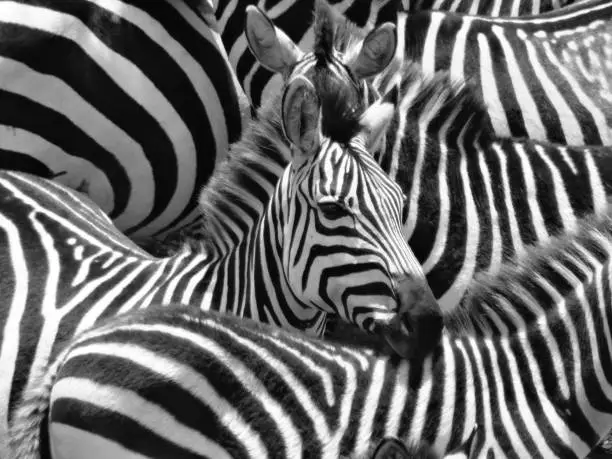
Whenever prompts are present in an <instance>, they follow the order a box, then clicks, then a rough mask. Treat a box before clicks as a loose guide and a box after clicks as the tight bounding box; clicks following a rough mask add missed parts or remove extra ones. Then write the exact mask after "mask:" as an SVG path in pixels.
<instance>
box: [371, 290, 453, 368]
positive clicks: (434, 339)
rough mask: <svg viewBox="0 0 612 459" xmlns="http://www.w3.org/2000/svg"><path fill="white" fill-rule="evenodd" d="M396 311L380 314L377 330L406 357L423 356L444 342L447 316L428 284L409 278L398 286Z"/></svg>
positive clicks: (377, 332) (416, 357)
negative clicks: (444, 314) (445, 317)
mask: <svg viewBox="0 0 612 459" xmlns="http://www.w3.org/2000/svg"><path fill="white" fill-rule="evenodd" d="M396 292H397V297H398V307H397V310H396V311H393V312H387V313H385V314H380V313H379V314H376V315H375V317H374V323H373V331H374V333H376V334H378V335H381V336H382V337H384V339H385V340H386V341H387V343H388V344H389V346H391V348H393V350H394V351H395V352H396V353H397V354H398V355H399V356H400V357H402V358H405V359H409V360H414V359H423V358H425V357H427V355H428V354H430V353H431V352H432V351H433V350H434V349H435V348H436V346H437V345H438V344H439V343H440V339H441V337H442V330H443V329H444V317H443V314H442V309H441V308H440V306H439V304H438V301H437V300H436V298H435V297H434V295H433V293H432V291H431V289H430V288H429V286H428V285H427V283H418V282H417V283H415V281H414V279H411V278H406V279H404V280H402V281H401V282H399V283H398V284H397V287H396Z"/></svg>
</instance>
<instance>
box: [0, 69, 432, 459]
mask: <svg viewBox="0 0 612 459" xmlns="http://www.w3.org/2000/svg"><path fill="white" fill-rule="evenodd" d="M328 90H329V95H325V93H321V94H322V95H323V96H324V98H323V102H320V101H319V99H318V97H317V96H316V93H315V88H314V87H313V86H312V84H311V83H310V82H309V81H308V80H306V79H305V78H298V79H295V80H294V82H292V83H291V84H289V85H288V86H287V87H286V88H285V91H284V93H283V94H281V95H279V97H277V100H276V101H273V102H271V103H270V104H269V106H266V107H265V108H264V109H262V110H260V112H259V116H258V121H257V122H254V123H252V124H250V125H249V127H248V129H247V131H246V133H245V135H244V137H243V138H242V139H241V141H240V142H239V143H237V144H235V145H234V146H233V147H232V149H231V151H230V158H229V160H228V161H227V162H225V163H224V165H223V167H222V168H220V169H218V170H217V172H216V173H215V174H214V176H213V178H212V179H211V182H210V183H209V185H207V187H206V188H204V190H203V192H202V197H201V207H202V212H203V215H204V218H203V221H204V223H205V225H204V226H203V228H202V233H201V238H200V239H198V240H193V241H187V242H186V245H185V247H183V248H182V249H181V250H180V251H179V252H177V254H176V255H174V256H171V257H167V258H162V259H159V258H156V257H153V256H150V255H148V254H147V253H146V252H144V251H143V250H141V249H140V248H139V247H138V246H136V245H135V244H134V243H132V242H131V241H130V240H129V239H127V237H126V236H124V235H123V234H122V233H121V232H119V231H118V230H117V229H116V228H115V227H114V226H113V225H112V222H111V220H110V219H109V218H108V217H107V216H106V214H105V213H104V212H103V211H102V210H101V209H100V208H99V207H97V206H95V205H94V204H93V203H92V202H91V201H90V200H86V199H84V198H83V197H81V195H80V194H79V193H78V192H76V191H72V190H70V189H68V188H66V187H63V186H61V185H59V184H56V183H54V182H50V181H48V180H45V179H42V178H40V177H36V176H31V175H28V174H23V173H17V172H6V171H4V172H0V203H1V205H0V250H1V251H0V260H2V263H1V264H0V265H1V266H2V275H1V276H0V297H2V298H5V299H6V300H5V303H6V304H5V306H4V307H3V308H0V309H1V310H2V312H1V313H0V323H1V324H2V327H1V328H0V329H1V330H2V332H0V346H1V347H0V368H2V378H0V457H12V456H11V455H10V454H9V453H8V452H7V445H6V442H7V441H8V429H9V426H10V425H11V422H12V419H13V413H14V410H15V409H16V407H18V406H19V405H20V401H21V400H22V398H23V396H24V394H27V393H28V391H29V390H31V388H32V387H35V386H36V385H37V384H38V381H39V378H40V377H41V374H42V371H43V368H45V366H46V364H47V362H48V361H49V359H50V358H52V357H53V356H54V355H56V353H57V350H58V348H59V347H58V346H60V344H59V343H60V342H61V341H62V340H65V339H68V338H70V337H71V336H74V335H75V334H76V333H79V332H80V331H82V330H85V329H87V328H89V327H90V326H92V325H94V324H95V323H97V322H98V321H99V320H100V319H104V318H107V317H110V316H114V315H119V314H123V313H125V312H128V311H129V310H131V309H134V308H142V307H146V306H147V305H148V304H152V303H155V302H160V303H163V304H170V303H181V304H189V305H191V306H192V307H198V308H200V309H210V308H216V309H219V310H220V311H221V312H223V313H231V314H235V315H237V316H240V317H248V318H251V319H254V320H259V321H265V322H268V323H272V324H274V325H277V326H280V327H284V328H289V329H297V330H303V331H305V332H307V333H309V334H314V335H322V333H323V329H324V327H325V320H326V317H327V315H328V314H332V313H334V314H339V315H340V316H341V317H342V318H343V320H349V321H351V322H352V323H354V324H356V325H357V326H359V327H360V328H363V329H364V330H368V331H370V332H371V333H374V334H377V335H379V336H381V337H384V338H385V339H386V341H387V342H388V344H389V345H390V346H391V348H392V349H393V350H394V351H395V352H398V353H400V354H401V355H403V356H406V357H409V358H418V357H419V356H421V355H424V354H426V353H427V352H428V349H430V348H432V347H433V346H434V345H435V344H436V341H437V339H438V338H439V337H440V334H441V330H442V316H441V311H440V310H439V308H438V305H437V302H436V300H435V299H434V298H433V295H432V293H431V290H430V288H429V286H428V285H427V282H426V280H425V278H424V274H423V272H422V270H421V267H420V265H419V264H418V263H417V261H416V259H415V258H414V255H413V254H412V252H411V251H410V249H409V247H408V245H407V243H406V239H405V235H404V234H403V232H402V228H403V224H402V222H403V220H402V218H403V217H404V216H405V214H404V207H403V206H404V203H405V196H404V194H403V193H402V191H401V190H400V188H399V185H397V184H396V183H395V182H394V181H393V180H391V179H390V178H389V177H388V176H387V175H386V174H385V173H384V172H383V171H382V170H381V169H380V166H379V165H378V164H377V163H376V162H375V161H374V159H373V158H372V157H371V156H370V154H369V153H368V149H370V148H371V147H372V143H373V142H374V143H375V142H377V139H378V138H380V134H381V132H382V131H383V129H384V127H385V126H384V125H385V123H387V122H389V121H390V119H391V117H392V115H393V105H392V104H390V103H388V102H386V101H380V102H379V103H376V104H373V105H372V106H370V107H368V109H367V110H364V111H362V112H354V111H352V112H350V113H347V112H346V111H345V110H344V105H343V104H340V103H334V102H333V98H334V97H337V98H341V97H342V94H343V92H346V91H344V90H343V87H342V86H339V87H330V88H329V89H328ZM396 95H397V94H396ZM328 124H333V125H334V126H335V131H334V132H335V133H336V135H337V136H338V137H329V136H321V135H320V133H319V127H320V126H323V127H325V126H327V125H328ZM287 138H288V139H291V142H288V141H287V140H286V139H287ZM286 158H290V161H289V162H288V161H287V159H286Z"/></svg>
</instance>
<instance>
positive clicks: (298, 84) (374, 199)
mask: <svg viewBox="0 0 612 459" xmlns="http://www.w3.org/2000/svg"><path fill="white" fill-rule="evenodd" d="M328 108H329V107H328ZM394 108H395V106H394V104H392V103H388V101H387V99H385V100H383V101H381V102H379V103H377V104H374V105H373V106H372V107H370V108H369V109H368V110H367V111H365V113H364V114H363V115H362V116H355V118H354V123H353V122H352V121H351V120H348V124H347V128H348V129H349V130H350V132H351V135H349V139H348V140H347V141H346V142H338V141H336V140H331V139H329V138H325V137H323V136H322V134H321V132H322V130H321V122H322V121H321V120H322V119H323V118H325V116H326V115H327V116H328V117H329V116H331V114H329V113H325V110H326V106H323V107H322V106H321V105H320V103H319V99H318V97H317V93H316V89H315V88H314V86H313V85H312V84H311V83H310V82H309V81H308V80H307V79H305V78H302V77H298V78H296V79H294V80H293V81H292V82H290V83H289V84H288V85H287V88H286V90H285V93H284V95H283V102H282V120H283V129H284V131H285V135H286V136H287V138H288V139H289V141H290V143H291V144H292V151H293V156H292V164H291V167H290V168H289V169H288V170H287V171H286V173H285V176H284V177H283V180H285V181H286V189H287V190H288V191H287V194H286V196H284V200H283V203H282V206H283V209H282V212H280V214H282V219H281V220H282V225H281V226H282V229H281V231H282V237H283V244H282V251H283V252H282V259H283V267H284V270H285V273H284V274H285V277H286V278H287V279H288V281H289V282H288V283H289V285H290V286H291V287H290V288H292V289H293V294H294V295H295V296H296V297H298V298H300V299H301V300H302V301H303V302H304V303H306V304H308V305H311V306H314V307H316V308H319V309H321V310H323V311H326V312H329V313H337V314H339V315H340V316H341V317H342V318H343V319H344V320H346V321H350V322H352V323H355V324H357V325H358V326H360V327H361V328H363V329H365V330H367V331H370V332H372V333H380V334H382V335H384V336H385V337H386V338H387V341H388V342H389V343H390V344H391V345H392V346H393V348H394V349H395V350H396V351H397V352H398V353H399V354H400V355H402V356H405V357H415V356H421V355H424V354H425V353H427V352H428V351H429V350H430V349H431V348H432V347H433V346H435V345H436V344H437V343H438V340H439V338H440V335H441V332H442V315H441V310H440V308H439V307H438V304H437V302H436V300H435V298H434V296H433V294H432V292H431V290H430V288H429V286H428V284H427V281H426V280H425V276H424V274H423V271H422V269H421V266H420V265H419V263H418V261H417V259H416V258H415V256H414V254H413V253H412V251H411V250H410V248H409V246H408V243H407V242H406V241H407V238H406V235H405V234H404V231H403V223H404V219H405V215H404V213H405V211H404V209H405V196H404V194H403V192H402V190H401V188H400V186H399V185H398V184H397V183H395V182H394V181H393V180H391V179H390V178H389V176H388V175H387V174H386V173H385V172H384V171H383V170H382V169H381V168H380V166H379V165H378V164H377V163H376V161H375V160H374V159H373V157H372V156H371V155H370V153H369V152H368V151H369V150H370V149H372V148H374V146H375V144H376V143H377V142H378V140H379V139H380V137H381V136H382V134H383V133H384V130H385V128H386V126H387V123H388V122H389V121H390V119H391V117H392V115H393V112H394ZM350 116H351V115H350V114H347V117H349V118H350ZM351 123H352V125H351Z"/></svg>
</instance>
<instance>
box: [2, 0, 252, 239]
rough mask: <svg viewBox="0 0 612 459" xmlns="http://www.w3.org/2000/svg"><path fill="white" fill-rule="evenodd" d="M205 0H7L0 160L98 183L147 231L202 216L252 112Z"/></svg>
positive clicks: (107, 207) (99, 199) (120, 220)
mask: <svg viewBox="0 0 612 459" xmlns="http://www.w3.org/2000/svg"><path fill="white" fill-rule="evenodd" d="M206 5H207V2H199V1H195V0H164V1H151V2H147V1H144V2H127V1H123V0H113V1H111V2H97V1H94V0H86V1H64V2H57V1H53V0H44V1H35V2H34V1H30V0H20V1H16V2H0V17H1V19H0V25H1V27H2V30H3V33H2V44H1V45H0V56H2V62H1V63H0V80H1V81H2V87H1V91H0V100H1V103H2V106H3V107H4V110H3V115H2V119H0V168H2V169H11V170H19V171H24V172H29V173H33V174H36V175H40V176H42V177H45V178H54V179H55V180H56V181H58V182H59V183H62V184H64V185H67V186H69V187H71V188H74V189H77V190H79V191H81V192H83V193H85V194H87V195H88V196H89V197H90V198H91V199H92V200H93V201H94V202H96V203H97V204H98V205H99V206H100V207H101V208H102V209H103V210H104V211H105V212H107V213H108V214H109V215H110V216H111V218H112V219H113V221H114V223H115V225H117V227H118V228H119V229H120V230H122V231H124V232H125V233H126V234H128V235H129V236H130V237H131V238H134V239H135V240H138V241H139V242H142V241H144V240H146V239H148V238H150V237H152V236H153V235H164V234H167V233H169V232H172V231H174V230H176V229H179V228H181V227H182V226H184V225H187V224H189V223H190V222H192V221H193V220H194V219H196V218H197V217H198V212H197V197H198V193H199V190H200V188H201V187H202V185H203V184H204V183H205V182H206V181H207V179H208V178H209V177H210V175H211V174H212V171H213V169H214V167H215V164H216V163H217V162H218V161H219V160H221V159H222V158H223V157H224V156H225V154H226V152H227V149H228V146H229V144H230V143H232V142H235V141H237V140H238V139H239V138H240V134H241V131H242V127H243V122H244V120H245V119H246V118H245V117H246V111H245V110H241V104H242V105H244V103H246V101H245V100H242V102H241V99H244V94H243V92H242V90H241V88H240V86H239V84H238V82H237V80H236V77H235V75H234V72H233V70H232V69H231V66H230V64H229V62H228V57H227V53H226V52H225V49H224V47H223V44H222V42H221V39H220V36H219V34H218V32H216V31H215V28H216V26H215V24H214V16H213V15H212V8H211V6H210V5H208V6H206ZM211 21H213V22H211ZM243 112H244V114H243Z"/></svg>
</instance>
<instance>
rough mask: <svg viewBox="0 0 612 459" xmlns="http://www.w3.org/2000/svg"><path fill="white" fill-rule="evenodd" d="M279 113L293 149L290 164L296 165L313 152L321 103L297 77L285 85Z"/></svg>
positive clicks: (310, 85)
mask: <svg viewBox="0 0 612 459" xmlns="http://www.w3.org/2000/svg"><path fill="white" fill-rule="evenodd" d="M281 113H282V125H283V132H284V134H285V137H287V139H288V140H289V142H291V143H292V144H293V146H294V147H295V148H296V149H297V151H294V157H293V163H294V164H295V165H297V166H299V165H300V164H301V162H303V161H305V160H307V159H308V158H309V157H310V156H312V155H314V154H315V153H316V152H317V150H318V148H319V146H320V143H321V139H320V132H321V127H320V119H321V105H320V102H319V98H318V96H317V93H316V90H315V88H314V86H313V85H312V83H311V82H310V81H309V80H307V79H306V78H304V77H302V76H298V77H296V78H294V79H292V80H291V81H290V82H289V83H288V84H287V87H286V88H285V91H284V93H283V98H282V102H281Z"/></svg>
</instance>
